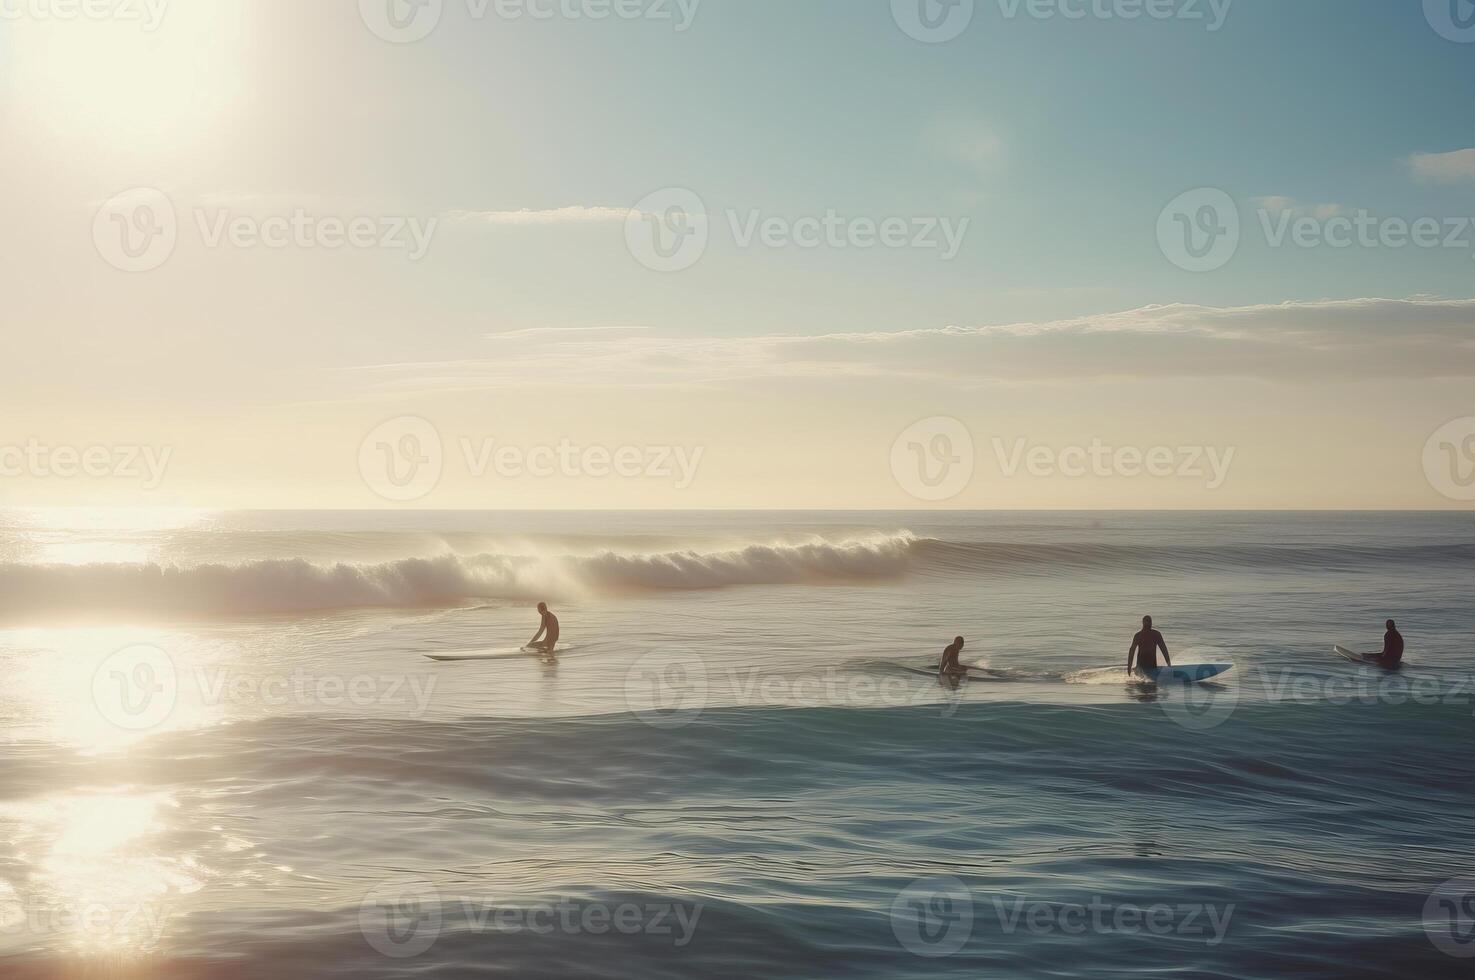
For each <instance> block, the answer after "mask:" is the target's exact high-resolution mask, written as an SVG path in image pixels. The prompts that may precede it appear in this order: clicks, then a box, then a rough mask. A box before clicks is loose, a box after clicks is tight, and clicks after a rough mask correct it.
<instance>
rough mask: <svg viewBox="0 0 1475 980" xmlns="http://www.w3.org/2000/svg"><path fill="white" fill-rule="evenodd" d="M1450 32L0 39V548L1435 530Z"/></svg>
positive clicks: (1463, 44)
mask: <svg viewBox="0 0 1475 980" xmlns="http://www.w3.org/2000/svg"><path fill="white" fill-rule="evenodd" d="M1466 24H1471V25H1475V4H1471V3H1469V2H1468V0H1428V2H1427V3H1421V2H1414V0H1410V2H1400V3H1388V2H1386V0H1296V2H1286V0H1214V2H1210V0H1058V2H1057V0H1032V2H1031V0H1019V2H1015V0H973V2H970V0H956V2H953V3H949V2H944V0H803V2H796V0H485V2H483V0H416V2H412V0H313V2H302V0H189V2H185V0H173V2H169V0H85V2H84V0H0V158H3V159H4V161H5V175H6V178H7V179H6V180H5V181H4V182H3V183H0V269H3V271H0V285H3V290H0V331H3V334H0V335H3V338H4V341H3V342H4V346H3V348H0V349H3V351H4V356H5V363H6V367H7V368H8V370H7V371H6V372H5V379H6V380H5V384H4V386H3V388H0V506H45V505H72V504H76V505H90V506H170V507H173V506H187V507H243V508H255V507H260V508H279V507H280V508H302V509H307V508H382V507H405V508H538V507H550V508H610V509H617V508H729V507H732V508H749V507H758V508H788V509H801V508H816V509H830V508H834V509H840V508H875V509H890V508H913V507H915V508H985V509H987V508H1003V509H1013V508H1046V509H1049V508H1066V509H1094V508H1102V509H1118V508H1122V509H1151V508H1170V509H1182V508H1187V509H1208V510H1218V509H1240V508H1270V509H1349V508H1350V509H1382V508H1398V509H1424V508H1461V507H1468V506H1469V505H1470V500H1471V499H1475V396H1472V394H1471V392H1472V391H1475V388H1472V385H1471V378H1472V375H1475V104H1472V103H1471V101H1470V100H1469V99H1468V98H1467V96H1468V93H1469V92H1470V91H1471V89H1472V82H1475V26H1469V27H1467V26H1465V25H1466Z"/></svg>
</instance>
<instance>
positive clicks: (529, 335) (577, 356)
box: [353, 298, 1475, 390]
mask: <svg viewBox="0 0 1475 980" xmlns="http://www.w3.org/2000/svg"><path fill="white" fill-rule="evenodd" d="M494 338H495V340H496V341H497V350H496V356H495V357H472V358H469V359H467V360H459V361H439V362H431V363H415V364H391V365H377V366H369V367H360V368H355V369H353V371H354V373H355V374H356V376H357V377H358V378H359V380H360V381H361V382H366V383H367V384H368V385H369V386H370V387H371V388H372V389H374V390H420V389H440V390H444V389H446V388H460V389H467V388H472V389H475V388H487V387H500V386H505V385H517V384H523V383H526V379H527V378H529V377H537V378H538V379H539V380H538V384H540V385H545V384H577V385H601V384H602V385H620V386H627V387H628V386H650V385H713V384H734V383H740V382H744V381H752V380H784V379H802V380H804V381H806V382H808V383H813V382H815V381H821V380H842V379H856V378H864V379H893V380H898V381H900V380H908V379H910V380H919V381H925V382H928V383H936V384H946V385H953V386H958V387H971V386H978V385H982V384H1029V383H1039V384H1053V383H1060V382H1081V381H1092V380H1111V379H1142V378H1170V379H1181V378H1210V377H1219V378H1257V379H1262V380H1267V381H1272V382H1294V383H1305V382H1327V381H1348V380H1367V379H1399V378H1402V379H1432V378H1468V377H1475V300H1434V299H1419V298H1415V299H1402V300H1395V299H1355V300H1338V301H1324V302H1314V303H1284V304H1279V305H1263V306H1242V307H1208V306H1191V305H1185V304H1173V305H1168V306H1147V307H1143V308H1141V309H1137V310H1128V311H1124V312H1120V313H1108V314H1100V315H1093V316H1087V317H1080V318H1076V319H1071V320H1058V321H1049V322H1041V323H1012V324H1001V325H995V326H977V327H960V326H948V327H935V328H923V329H916V330H903V331H895V332H877V331H870V332H857V333H830V334H820V335H813V336H788V335H762V336H749V337H692V336H660V335H656V334H654V333H653V332H650V331H637V330H633V329H624V328H613V329H605V328H599V329H575V330H568V331H562V330H549V329H542V328H540V329H535V330H531V331H514V332H512V333H508V334H497V335H494Z"/></svg>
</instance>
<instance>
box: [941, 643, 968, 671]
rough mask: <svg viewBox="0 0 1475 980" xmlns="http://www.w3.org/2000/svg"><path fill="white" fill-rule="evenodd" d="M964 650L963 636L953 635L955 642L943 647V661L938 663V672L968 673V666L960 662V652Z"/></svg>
mask: <svg viewBox="0 0 1475 980" xmlns="http://www.w3.org/2000/svg"><path fill="white" fill-rule="evenodd" d="M962 652H963V638H962V637H961V636H955V637H953V642H951V643H949V644H948V645H947V646H946V647H944V648H943V651H942V663H940V664H938V665H937V672H938V673H939V674H966V673H967V672H968V668H967V667H964V666H963V665H962V664H960V663H958V654H960V653H962Z"/></svg>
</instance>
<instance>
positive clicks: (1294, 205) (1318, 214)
mask: <svg viewBox="0 0 1475 980" xmlns="http://www.w3.org/2000/svg"><path fill="white" fill-rule="evenodd" d="M1250 203H1251V204H1253V205H1254V206H1255V207H1257V208H1259V209H1260V210H1262V211H1291V212H1294V213H1295V214H1298V215H1309V216H1311V217H1313V218H1319V219H1321V220H1322V221H1325V220H1326V219H1328V218H1335V217H1336V216H1337V215H1339V214H1341V213H1342V211H1343V207H1342V205H1340V204H1303V203H1301V202H1300V201H1298V200H1296V199H1295V198H1294V197H1282V196H1279V195H1272V196H1270V197H1252V198H1250Z"/></svg>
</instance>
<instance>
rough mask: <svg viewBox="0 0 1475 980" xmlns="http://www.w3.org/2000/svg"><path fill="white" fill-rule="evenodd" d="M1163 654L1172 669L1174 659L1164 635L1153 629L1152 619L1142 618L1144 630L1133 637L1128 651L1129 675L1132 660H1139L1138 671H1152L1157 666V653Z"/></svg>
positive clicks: (1164, 659) (1149, 617)
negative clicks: (1134, 658)
mask: <svg viewBox="0 0 1475 980" xmlns="http://www.w3.org/2000/svg"><path fill="white" fill-rule="evenodd" d="M1159 650H1161V651H1162V652H1163V662H1164V663H1165V664H1166V665H1167V666H1169V667H1171V666H1173V658H1172V657H1170V656H1168V645H1167V644H1166V643H1164V642H1163V635H1162V634H1161V633H1159V632H1158V631H1157V630H1155V629H1153V628H1152V617H1151V616H1143V617H1142V629H1141V631H1139V632H1138V633H1137V635H1136V636H1134V637H1132V646H1131V647H1130V648H1128V650H1127V673H1129V674H1130V673H1131V672H1132V658H1133V657H1134V656H1135V657H1136V658H1137V669H1138V670H1152V669H1153V668H1154V667H1156V666H1157V652H1158V651H1159Z"/></svg>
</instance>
